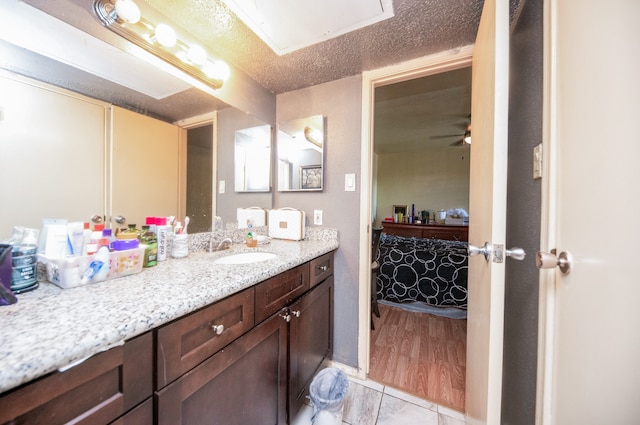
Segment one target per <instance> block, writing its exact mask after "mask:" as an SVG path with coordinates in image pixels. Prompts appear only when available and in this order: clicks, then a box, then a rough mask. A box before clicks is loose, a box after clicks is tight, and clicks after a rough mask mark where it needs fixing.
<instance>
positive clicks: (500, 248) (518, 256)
mask: <svg viewBox="0 0 640 425" xmlns="http://www.w3.org/2000/svg"><path fill="white" fill-rule="evenodd" d="M493 254H494V255H493V262H494V263H502V262H504V257H511V258H513V259H514V260H519V261H521V260H524V257H525V256H526V255H527V253H526V252H524V249H522V248H518V247H513V248H511V249H504V245H499V244H495V245H494V246H493Z"/></svg>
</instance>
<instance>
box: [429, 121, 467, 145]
mask: <svg viewBox="0 0 640 425" xmlns="http://www.w3.org/2000/svg"><path fill="white" fill-rule="evenodd" d="M470 118H471V117H469V119H470ZM451 137H455V138H456V139H457V140H456V141H455V142H453V143H451V144H450V145H449V146H465V145H470V144H471V122H470V121H469V124H467V125H466V126H465V127H464V132H462V133H454V134H443V135H440V136H431V138H432V139H447V138H451Z"/></svg>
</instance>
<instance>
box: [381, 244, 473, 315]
mask: <svg viewBox="0 0 640 425" xmlns="http://www.w3.org/2000/svg"><path fill="white" fill-rule="evenodd" d="M376 260H377V261H378V264H380V269H379V272H378V276H377V279H376V283H377V295H378V299H379V300H385V301H389V302H394V303H409V302H415V301H418V302H423V303H426V304H428V305H430V306H437V307H457V308H463V309H466V308H467V270H468V267H467V242H459V241H447V240H441V239H419V238H407V237H402V236H394V235H387V234H385V233H383V234H382V235H381V238H380V249H379V250H378V255H377V257H376Z"/></svg>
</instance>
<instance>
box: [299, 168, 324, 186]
mask: <svg viewBox="0 0 640 425" xmlns="http://www.w3.org/2000/svg"><path fill="white" fill-rule="evenodd" d="M300 184H301V186H300V187H301V189H320V188H321V187H322V165H307V166H304V167H300Z"/></svg>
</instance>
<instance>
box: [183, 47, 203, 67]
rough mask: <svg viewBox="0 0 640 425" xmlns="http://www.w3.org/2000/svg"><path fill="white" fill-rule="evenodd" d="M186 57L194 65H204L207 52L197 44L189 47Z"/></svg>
mask: <svg viewBox="0 0 640 425" xmlns="http://www.w3.org/2000/svg"><path fill="white" fill-rule="evenodd" d="M187 59H189V60H190V61H191V62H192V63H193V64H195V65H204V64H205V62H206V61H207V52H206V51H205V50H204V49H203V48H202V47H200V46H198V45H197V44H195V45H193V46H191V47H189V51H188V52H187Z"/></svg>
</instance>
